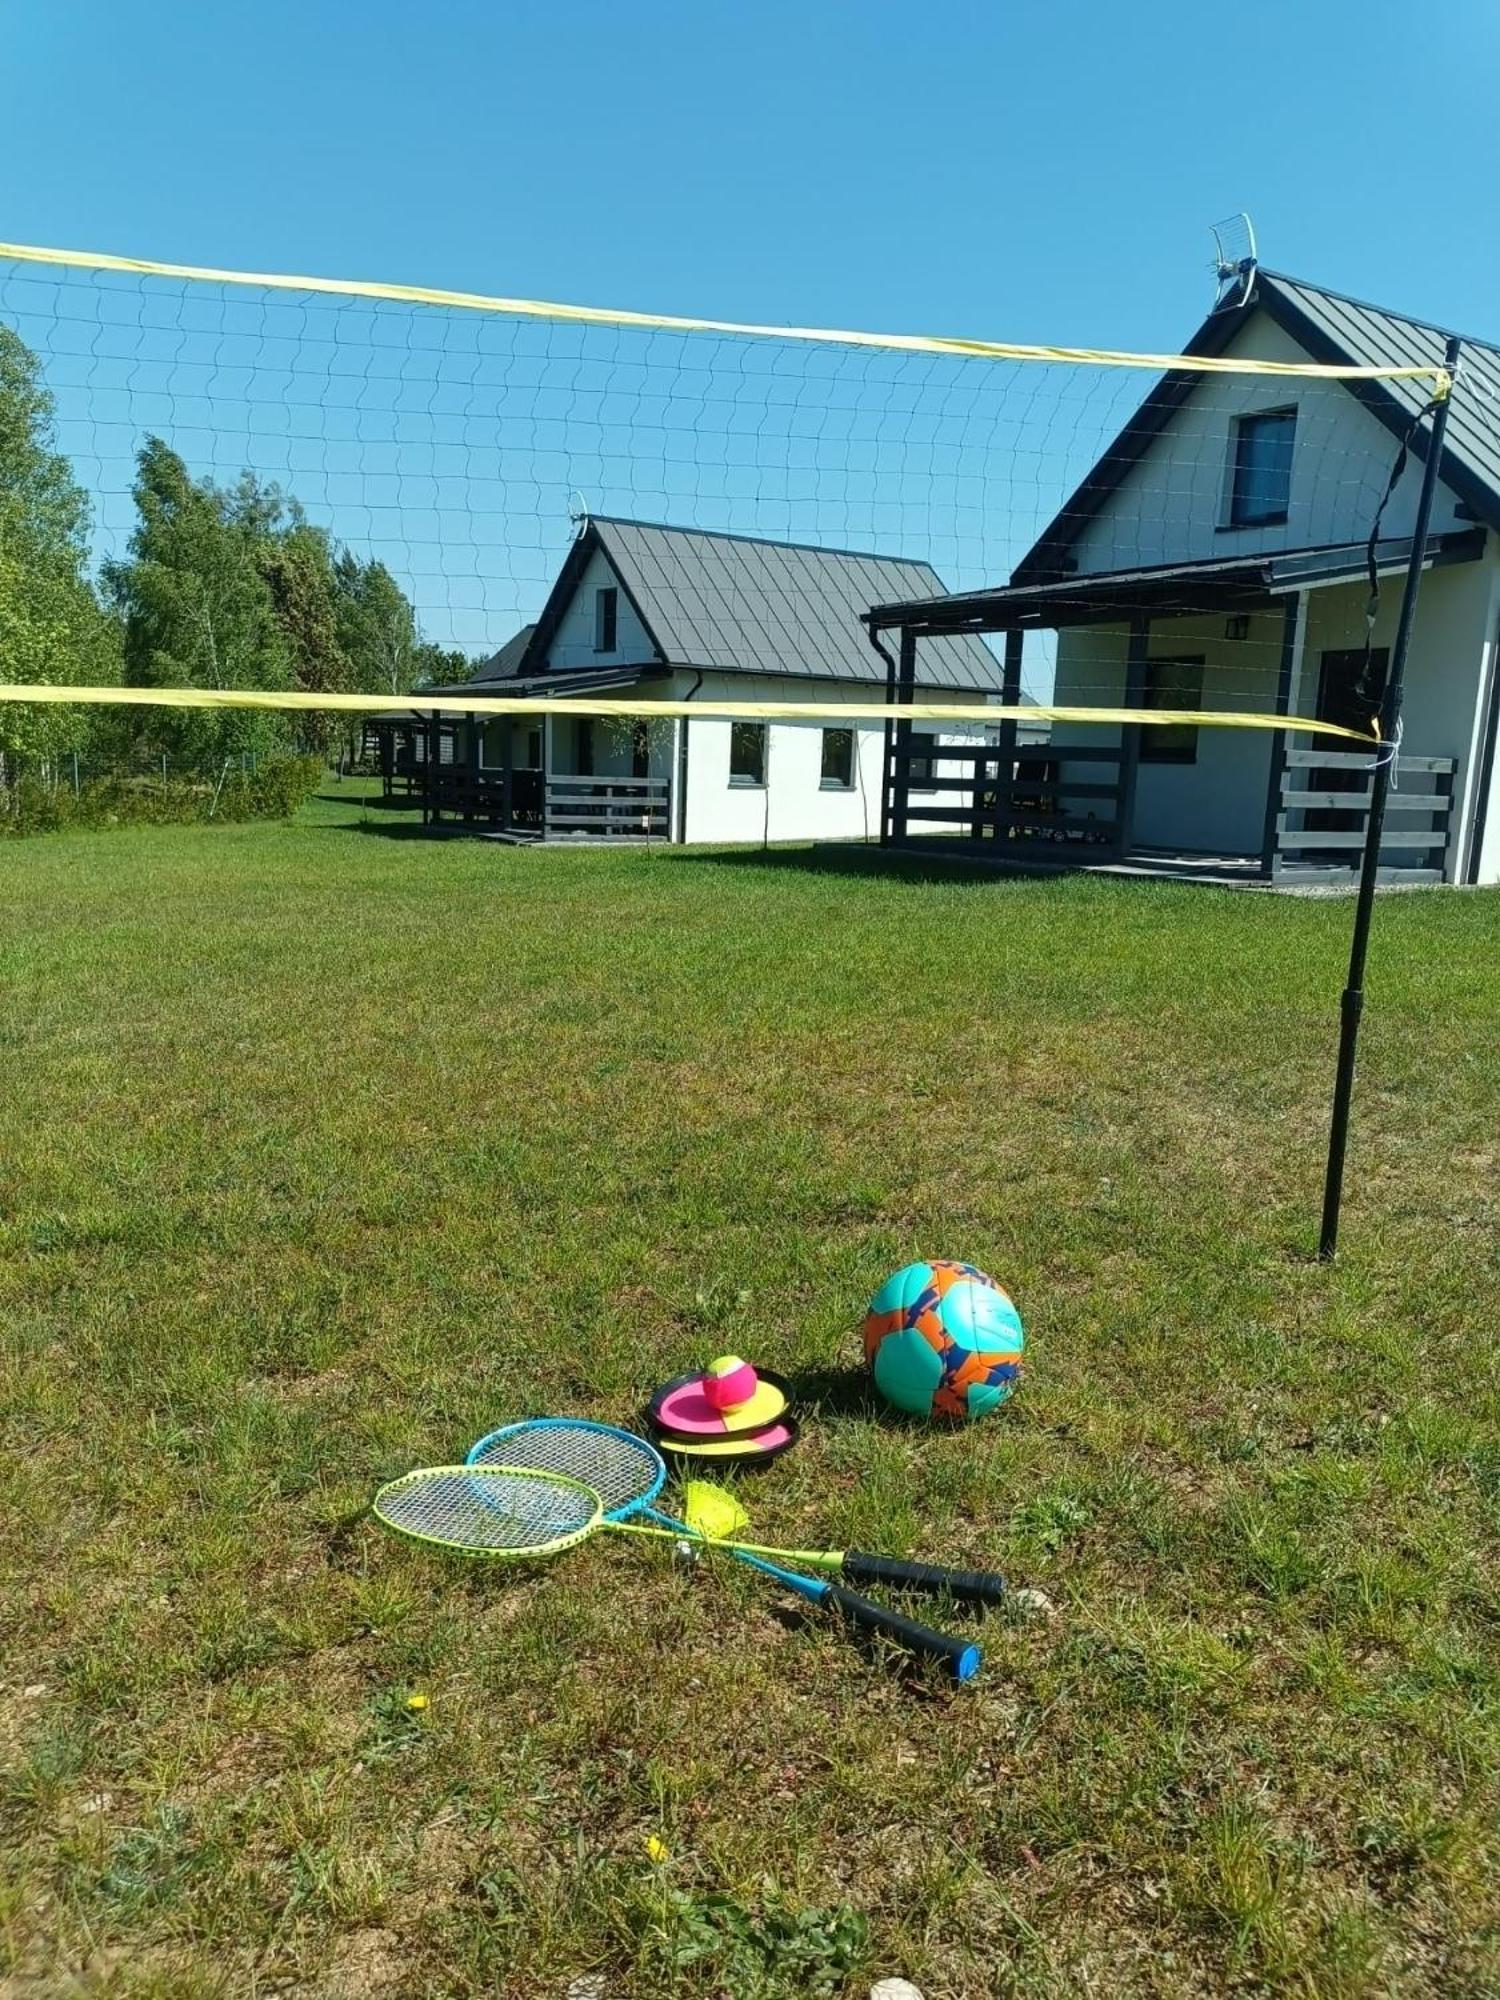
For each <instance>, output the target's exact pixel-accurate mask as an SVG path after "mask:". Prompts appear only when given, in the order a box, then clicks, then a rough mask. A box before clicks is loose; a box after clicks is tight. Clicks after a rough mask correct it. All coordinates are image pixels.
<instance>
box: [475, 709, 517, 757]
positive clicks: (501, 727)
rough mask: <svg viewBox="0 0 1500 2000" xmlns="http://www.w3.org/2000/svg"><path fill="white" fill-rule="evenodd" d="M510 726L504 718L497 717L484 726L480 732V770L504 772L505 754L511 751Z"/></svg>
mask: <svg viewBox="0 0 1500 2000" xmlns="http://www.w3.org/2000/svg"><path fill="white" fill-rule="evenodd" d="M509 728H510V725H509V723H508V722H507V721H506V720H505V718H504V717H503V716H496V717H494V718H493V719H492V720H490V721H489V722H486V723H484V724H483V725H482V727H481V728H480V731H479V768H480V769H481V770H482V771H503V770H504V769H505V762H506V756H505V753H506V751H507V750H508V749H509V747H510V746H509V744H508V743H507V741H506V737H507V734H508V731H509Z"/></svg>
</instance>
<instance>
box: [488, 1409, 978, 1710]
mask: <svg viewBox="0 0 1500 2000" xmlns="http://www.w3.org/2000/svg"><path fill="white" fill-rule="evenodd" d="M467 1462H468V1463H469V1464H470V1465H485V1466H495V1465H507V1466H515V1467H517V1468H519V1469H522V1470H529V1471H538V1472H551V1473H560V1474H563V1475H564V1476H566V1477H568V1478H570V1479H575V1480H578V1481H580V1482H581V1483H582V1484H583V1485H585V1486H589V1487H591V1488H592V1489H593V1490H594V1491H595V1492H596V1493H597V1494H598V1495H599V1497H600V1500H601V1502H602V1503H603V1513H604V1519H605V1520H606V1521H625V1520H628V1519H629V1518H630V1516H632V1515H644V1516H646V1517H647V1518H649V1519H651V1520H653V1521H655V1522H656V1523H657V1524H658V1525H659V1526H661V1527H663V1528H668V1529H671V1530H672V1532H673V1533H675V1534H680V1535H683V1536H685V1537H686V1538H687V1539H688V1540H689V1541H691V1542H693V1543H695V1544H697V1545H699V1546H706V1547H708V1548H714V1547H716V1546H718V1544H716V1543H715V1542H714V1541H713V1539H712V1538H711V1537H709V1536H706V1535H703V1534H702V1533H700V1532H699V1531H698V1530H697V1529H695V1528H692V1527H689V1526H688V1524H687V1523H686V1522H684V1521H681V1520H678V1519H677V1518H675V1517H674V1516H673V1515H671V1514H668V1513H665V1512H663V1510H662V1509H661V1508H659V1507H656V1506H654V1505H653V1504H652V1503H653V1502H654V1501H655V1499H656V1497H657V1495H658V1494H659V1493H660V1492H661V1489H662V1487H663V1485H664V1484H665V1482H666V1477H667V1468H666V1465H665V1463H664V1462H663V1460H662V1457H661V1454H660V1453H659V1452H658V1451H657V1450H656V1448H655V1446H654V1445H652V1444H650V1443H648V1442H647V1440H646V1439H645V1438H643V1437H637V1436H636V1434H635V1433H634V1432H633V1431H627V1430H621V1429H619V1428H618V1427H617V1426H615V1425H613V1424H596V1423H592V1422H590V1421H589V1420H588V1419H586V1418H582V1417H533V1418H529V1419H527V1420H525V1421H523V1422H520V1423H514V1424H504V1425H502V1426H501V1428H500V1429H499V1430H494V1431H490V1432H488V1433H487V1434H486V1435H485V1436H484V1437H482V1438H480V1440H479V1442H478V1443H477V1444H476V1445H474V1446H473V1448H472V1449H471V1450H470V1452H469V1455H468V1460H467ZM725 1552H726V1553H728V1554H730V1555H732V1556H734V1558H735V1560H736V1561H737V1562H743V1563H746V1564H747V1565H748V1566H749V1567H750V1568H752V1569H758V1570H760V1571H761V1572H762V1573H763V1574H764V1575H766V1576H770V1577H772V1578H774V1579H775V1580H776V1582H778V1583H780V1584H781V1585H782V1586H783V1588H785V1589H787V1590H790V1591H793V1592H795V1593H796V1595H797V1596H799V1597H802V1598H805V1599H806V1600H807V1601H808V1602H809V1603H813V1604H820V1605H822V1606H824V1607H825V1608H827V1609H832V1610H836V1611H837V1612H838V1613H839V1614H840V1616H841V1617H842V1618H843V1619H844V1621H845V1623H846V1624H848V1625H849V1626H851V1627H852V1628H853V1629H855V1630H856V1631H860V1632H866V1633H879V1634H881V1635H883V1636H884V1637H886V1638H888V1639H892V1640H894V1641H895V1642H896V1643H897V1644H898V1645H901V1646H904V1647H906V1648H907V1649H908V1650H909V1651H911V1652H914V1653H917V1654H919V1655H921V1656H922V1657H924V1658H927V1659H935V1660H939V1661H941V1662H942V1663H943V1664H944V1665H945V1666H946V1667H947V1668H948V1670H949V1671H950V1672H951V1673H952V1674H953V1676H954V1678H955V1679H956V1680H960V1681H966V1680H970V1679H972V1678H973V1676H974V1675H975V1674H976V1673H977V1672H978V1670H979V1663H980V1658H981V1654H980V1649H979V1647H978V1646H976V1645H974V1644H973V1643H972V1642H971V1641H970V1640H967V1639H961V1638H955V1637H954V1636H953V1635H951V1634H949V1633H946V1632H939V1631H937V1630H935V1629H934V1628H933V1627H931V1626H927V1625H922V1624H919V1623H918V1622H917V1621H916V1620H915V1619H912V1618H907V1617H905V1616H904V1615H903V1614H902V1613H901V1612H898V1611H891V1610H888V1609H887V1608H886V1607H885V1606H884V1605H880V1604H873V1603H871V1602H870V1600H869V1599H868V1598H865V1597H861V1596H860V1595H859V1594H858V1593H857V1592H855V1591H852V1590H850V1589H848V1588H847V1587H846V1585H844V1584H843V1583H835V1582H832V1581H830V1580H828V1579H827V1578H824V1577H815V1576H808V1575H806V1574H805V1573H804V1572H802V1571H801V1570H796V1569H789V1568H786V1567H784V1566H783V1565H782V1564H781V1563H779V1562H774V1561H771V1560H769V1559H768V1558H767V1557H766V1556H765V1555H753V1554H751V1553H750V1552H749V1551H748V1550H745V1549H737V1548H734V1547H732V1546H731V1547H728V1548H727V1549H726V1551H725ZM803 1553H804V1559H805V1552H803ZM828 1561H829V1563H830V1566H833V1565H837V1566H838V1567H839V1568H840V1570H841V1572H842V1573H843V1574H846V1575H847V1574H849V1573H850V1567H849V1566H850V1565H851V1564H853V1565H855V1568H856V1571H857V1572H858V1574H859V1576H860V1580H861V1581H863V1580H866V1578H868V1580H870V1581H873V1582H884V1583H888V1584H895V1585H897V1586H905V1587H908V1588H910V1587H916V1588H919V1589H925V1590H947V1589H949V1588H950V1585H949V1583H948V1582H947V1579H948V1578H954V1579H957V1580H958V1581H959V1582H960V1583H963V1582H965V1581H967V1582H969V1583H971V1584H973V1585H974V1586H975V1587H976V1589H978V1588H983V1589H984V1590H985V1591H986V1596H985V1599H984V1601H986V1602H993V1601H994V1595H995V1594H997V1587H998V1589H1003V1587H1004V1586H1003V1583H1002V1581H1001V1579H1000V1578H998V1577H993V1576H990V1575H989V1574H988V1573H986V1572H966V1571H950V1570H943V1569H939V1568H936V1567H935V1566H933V1565H931V1564H926V1563H905V1562H897V1561H895V1560H893V1559H890V1558H887V1557H883V1556H860V1555H858V1554H857V1552H854V1551H837V1550H830V1551H829V1552H828Z"/></svg>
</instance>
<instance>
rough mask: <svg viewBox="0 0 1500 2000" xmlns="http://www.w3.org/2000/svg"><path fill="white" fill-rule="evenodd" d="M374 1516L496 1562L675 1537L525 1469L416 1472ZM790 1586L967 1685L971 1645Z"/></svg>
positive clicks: (573, 1485) (841, 1595)
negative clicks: (598, 1542)
mask: <svg viewBox="0 0 1500 2000" xmlns="http://www.w3.org/2000/svg"><path fill="white" fill-rule="evenodd" d="M374 1513H375V1517H376V1519H377V1520H379V1521H380V1522H382V1523H383V1524H384V1525H385V1526H386V1527H388V1528H391V1529H393V1530H394V1531H395V1532H396V1533H397V1534H400V1535H405V1536H407V1537H408V1538H409V1539H411V1540H413V1541H417V1542H421V1543H424V1544H425V1545H426V1546H428V1547H430V1548H440V1549H443V1550H446V1551H448V1552H449V1553H451V1554H456V1555H465V1556H469V1557H477V1558H482V1559H485V1560H489V1561H493V1562H504V1563H519V1562H536V1561H541V1560H545V1559H546V1558H548V1557H550V1556H554V1555H561V1554H562V1553H563V1552H564V1551H565V1550H567V1549H571V1548H577V1547H578V1546H579V1545H580V1544H581V1543H583V1542H586V1541H587V1540H589V1539H590V1537H591V1536H593V1535H595V1534H598V1533H601V1532H602V1533H607V1534H617V1535H634V1536H638V1537H641V1538H643V1539H649V1540H655V1541H667V1542H675V1541H677V1540H679V1539H680V1538H681V1530H680V1529H678V1528H675V1527H673V1528H666V1527H659V1526H647V1525H645V1524H644V1523H642V1522H637V1521H625V1520H613V1521H612V1520H609V1519H608V1518H607V1517H606V1514H605V1509H604V1501H603V1497H602V1496H601V1494H600V1493H599V1492H598V1490H597V1489H596V1488H594V1487H592V1486H587V1485H585V1484H584V1482H583V1481H582V1480H579V1479H573V1478H571V1477H569V1476H568V1475H567V1474H564V1473H559V1472H552V1471H544V1470H540V1469H538V1468H536V1467H531V1466H505V1465H493V1464H490V1465H440V1466H428V1467H424V1468H421V1469H420V1470H418V1471H416V1472H408V1473H407V1474H405V1475H404V1477H402V1478H400V1479H393V1480H391V1481H390V1482H389V1483H388V1484H387V1485H385V1486H383V1487H381V1489H380V1491H379V1492H378V1493H377V1494H376V1496H375V1500H374ZM706 1546H708V1547H710V1548H720V1547H722V1548H724V1549H726V1550H728V1551H731V1552H735V1551H743V1552H744V1553H745V1554H748V1555H753V1556H757V1557H761V1556H764V1555H765V1554H766V1552H765V1551H764V1550H762V1549H761V1548H759V1547H758V1546H757V1545H756V1544H754V1543H729V1542H725V1543H719V1542H714V1541H711V1542H707V1543H706ZM809 1553H815V1554H826V1553H827V1552H826V1551H809ZM778 1574H780V1573H779V1572H778ZM791 1576H792V1572H791V1571H787V1572H786V1573H785V1577H784V1578H783V1579H782V1580H783V1581H787V1582H790V1579H791ZM791 1587H794V1588H797V1589H799V1591H800V1593H801V1594H802V1595H804V1596H815V1598H816V1601H818V1602H820V1603H826V1604H831V1605H833V1606H834V1607H835V1608H836V1609H837V1610H838V1611H839V1612H840V1614H841V1615H842V1616H843V1618H844V1620H845V1622H846V1623H848V1624H849V1625H851V1626H854V1627H855V1628H857V1629H858V1630H861V1631H864V1632H871V1633H880V1634H883V1635H884V1636H885V1637H886V1638H889V1639H893V1640H895V1641H896V1642H897V1643H898V1644H900V1645H903V1646H905V1647H906V1648H907V1649H908V1650H909V1651H911V1652H913V1653H917V1654H919V1655H921V1656H922V1657H924V1658H928V1659H933V1660H938V1661H941V1662H942V1663H943V1664H944V1665H945V1666H946V1667H947V1668H948V1669H949V1671H950V1672H951V1673H952V1674H953V1676H954V1678H955V1679H957V1680H961V1681H963V1680H969V1679H971V1678H972V1676H973V1675H974V1674H975V1673H976V1672H977V1671H978V1667H979V1657H980V1655H979V1648H978V1647H977V1646H974V1645H972V1644H970V1643H969V1642H967V1641H965V1640H962V1639H956V1638H952V1637H950V1636H949V1634H947V1633H946V1632H935V1631H932V1630H930V1629H929V1628H928V1627H927V1626H925V1625H919V1624H918V1623H917V1622H916V1621H915V1620H914V1619H911V1618H906V1617H903V1616H902V1615H901V1613H899V1612H894V1611H887V1610H886V1609H885V1608H884V1607H883V1606H881V1605H878V1604H871V1603H870V1602H868V1600H866V1599H864V1598H861V1597H858V1596H857V1595H856V1594H855V1593H854V1592H853V1591H850V1590H845V1589H843V1587H842V1586H841V1585H838V1584H832V1583H823V1582H821V1580H817V1579H813V1578H810V1577H809V1578H805V1579H800V1580H799V1581H798V1583H797V1584H796V1585H792V1586H791Z"/></svg>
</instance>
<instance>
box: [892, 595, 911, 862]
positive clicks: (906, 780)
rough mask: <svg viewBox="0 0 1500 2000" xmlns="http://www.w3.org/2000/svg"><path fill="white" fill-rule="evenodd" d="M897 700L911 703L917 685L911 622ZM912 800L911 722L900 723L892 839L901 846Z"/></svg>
mask: <svg viewBox="0 0 1500 2000" xmlns="http://www.w3.org/2000/svg"><path fill="white" fill-rule="evenodd" d="M897 680H898V686H897V691H896V701H897V703H898V705H899V706H901V707H906V706H907V705H909V704H910V702H911V701H912V699H913V696H914V695H915V693H916V685H917V635H916V633H915V632H914V631H913V630H912V628H911V627H910V626H909V625H903V626H902V627H901V668H900V673H899V674H898V676H897ZM910 803H911V724H910V723H909V722H906V721H901V722H898V723H897V724H896V769H895V783H894V785H893V786H892V795H891V839H892V840H893V841H895V842H896V843H897V844H898V845H899V844H900V843H901V842H903V841H904V840H905V839H906V815H907V810H908V807H909V806H910Z"/></svg>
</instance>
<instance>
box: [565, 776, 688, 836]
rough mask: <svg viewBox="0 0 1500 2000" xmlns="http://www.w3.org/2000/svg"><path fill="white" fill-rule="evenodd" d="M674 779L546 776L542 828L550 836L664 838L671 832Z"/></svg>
mask: <svg viewBox="0 0 1500 2000" xmlns="http://www.w3.org/2000/svg"><path fill="white" fill-rule="evenodd" d="M670 797H671V780H670V779H667V778H576V777H562V776H559V775H557V774H556V773H554V774H553V775H552V776H550V777H549V778H548V779H547V796H546V806H545V810H544V813H543V819H542V830H543V833H544V834H545V836H546V838H547V839H549V840H552V839H555V838H558V837H564V838H566V837H568V836H570V835H571V836H572V837H574V838H580V837H581V838H584V839H587V838H588V837H589V836H590V835H592V836H593V837H594V838H595V839H600V838H603V839H609V840H665V839H666V837H667V835H668V832H669V831H670V824H669V822H670Z"/></svg>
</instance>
